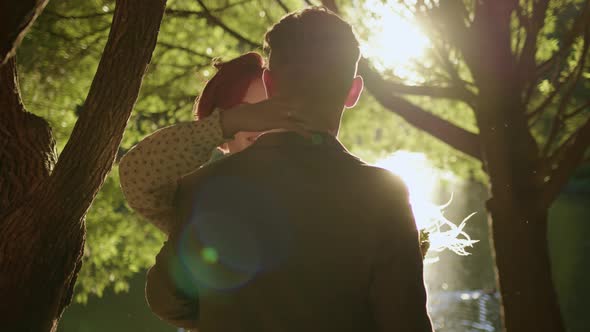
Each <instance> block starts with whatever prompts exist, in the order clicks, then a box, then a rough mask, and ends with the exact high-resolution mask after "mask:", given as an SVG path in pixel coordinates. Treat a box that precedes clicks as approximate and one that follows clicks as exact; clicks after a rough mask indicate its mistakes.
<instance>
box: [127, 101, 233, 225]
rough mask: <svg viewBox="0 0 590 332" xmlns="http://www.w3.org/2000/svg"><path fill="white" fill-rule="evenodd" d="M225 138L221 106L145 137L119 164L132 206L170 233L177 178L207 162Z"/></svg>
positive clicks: (128, 199) (128, 200)
mask: <svg viewBox="0 0 590 332" xmlns="http://www.w3.org/2000/svg"><path fill="white" fill-rule="evenodd" d="M224 142H225V139H224V138H223V132H222V129H221V123H220V117H219V110H215V111H214V112H213V113H212V114H211V115H210V116H208V117H207V118H205V119H203V120H199V121H193V122H185V123H179V124H176V125H173V126H169V127H166V128H162V129H160V130H158V131H156V132H154V133H153V134H151V135H149V136H147V137H146V138H144V139H143V140H142V141H141V142H139V143H138V144H137V145H135V146H134V147H133V148H132V149H131V150H129V152H127V154H125V156H123V158H122V159H121V162H120V164H119V175H120V180H121V188H122V190H123V193H124V194H125V198H126V199H127V202H128V203H129V206H131V208H133V209H134V210H135V211H136V212H138V213H139V214H140V215H142V216H143V217H145V218H147V219H148V220H149V221H150V222H151V223H153V224H154V225H155V226H156V227H158V228H159V229H161V230H162V231H164V232H165V233H169V229H170V225H172V223H173V221H174V215H175V212H174V196H175V193H176V189H177V180H178V179H179V178H180V177H182V176H183V175H185V174H187V173H190V172H192V171H194V170H196V169H197V168H199V167H200V166H202V165H203V164H204V163H206V162H207V161H208V160H209V158H210V157H211V153H212V152H213V150H215V148H216V147H218V146H219V145H221V144H223V143H224Z"/></svg>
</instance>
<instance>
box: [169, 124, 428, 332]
mask: <svg viewBox="0 0 590 332" xmlns="http://www.w3.org/2000/svg"><path fill="white" fill-rule="evenodd" d="M315 138H317V139H315V140H307V139H304V138H303V137H301V136H299V135H297V134H294V133H273V134H266V135H264V136H262V137H261V138H259V140H258V141H257V142H256V143H255V144H254V145H253V146H251V147H250V148H248V149H247V150H245V151H243V152H242V153H239V154H236V155H233V156H231V157H228V158H226V159H224V160H221V161H219V162H217V163H214V164H212V165H210V166H208V167H205V168H203V169H201V170H199V171H197V172H195V173H193V174H191V175H189V176H188V177H186V178H185V179H183V181H181V183H180V190H179V196H178V197H179V211H180V213H179V217H180V221H181V222H183V223H185V226H184V227H182V228H181V229H179V230H178V232H177V236H176V239H177V240H176V241H177V242H178V243H179V246H178V248H179V249H178V250H179V256H180V257H181V261H182V262H183V266H184V267H185V268H186V271H188V274H189V275H190V277H189V279H191V280H192V282H194V283H195V285H197V289H198V294H199V295H198V302H199V309H198V323H197V324H198V327H199V331H200V332H208V331H431V326H430V321H429V319H428V315H427V313H426V295H425V290H424V284H423V279H422V261H421V255H420V253H419V247H418V238H417V233H416V230H415V225H414V224H413V218H412V215H411V210H410V208H409V205H408V197H407V192H406V189H405V187H404V185H403V184H402V183H401V182H399V180H397V179H396V178H395V177H393V176H392V175H390V174H389V173H388V172H386V171H384V170H382V169H378V168H374V167H370V166H367V165H366V164H364V163H362V162H361V161H359V160H358V159H356V158H355V157H353V156H351V155H350V154H348V153H347V152H346V150H345V149H344V148H343V147H342V146H341V145H340V144H339V143H338V142H337V141H336V140H335V139H334V138H331V137H319V136H316V137H315ZM195 243H196V244H195ZM182 257H184V258H182Z"/></svg>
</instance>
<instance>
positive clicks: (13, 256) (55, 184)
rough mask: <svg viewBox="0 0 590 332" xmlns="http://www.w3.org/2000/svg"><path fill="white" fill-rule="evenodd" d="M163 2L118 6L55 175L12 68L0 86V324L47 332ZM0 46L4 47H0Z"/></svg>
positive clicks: (68, 291) (77, 257)
mask: <svg viewBox="0 0 590 332" xmlns="http://www.w3.org/2000/svg"><path fill="white" fill-rule="evenodd" d="M165 3H166V0H118V1H117V5H116V9H115V13H114V17H113V22H112V27H111V32H110V35H109V39H108V41H107V44H106V47H105V50H104V53H103V55H102V58H101V61H100V64H99V66H98V69H97V72H96V75H95V77H94V80H93V83H92V86H91V88H90V91H89V94H88V96H87V98H86V102H85V104H84V108H83V111H82V112H81V114H80V117H79V119H78V121H77V123H76V125H75V127H74V130H73V132H72V134H71V137H70V139H69V141H68V143H67V145H66V147H65V148H64V151H63V152H62V154H61V156H60V158H59V159H58V161H57V163H56V164H55V167H54V168H53V169H52V165H53V161H54V154H53V152H52V151H53V143H52V142H53V140H52V138H51V133H50V130H49V126H48V125H47V123H45V122H44V121H43V120H42V119H40V118H38V117H35V116H33V115H31V114H29V113H26V112H25V109H24V107H23V105H22V102H21V101H20V96H19V93H18V82H17V78H16V70H15V65H14V60H10V61H9V62H8V63H7V64H6V65H5V66H3V67H2V68H1V72H0V74H1V77H0V80H1V81H0V88H1V89H0V107H1V108H0V119H1V120H2V122H0V139H1V140H0V160H1V162H2V164H1V167H0V181H2V183H1V184H2V185H1V186H0V199H1V201H0V207H1V208H2V209H1V210H0V294H2V300H1V301H0V321H1V322H2V329H3V330H6V331H55V329H56V327H57V323H58V321H59V318H60V317H61V314H62V312H63V310H64V308H65V307H66V306H67V305H68V304H69V302H70V300H71V297H72V291H73V286H74V284H75V282H76V277H77V273H78V270H79V269H80V266H81V257H82V252H83V248H84V239H85V224H84V216H85V214H86V211H87V210H88V208H89V206H90V204H91V203H92V201H93V199H94V197H95V195H96V193H97V192H98V190H99V189H100V187H101V185H102V183H103V181H104V179H105V177H106V175H107V174H108V172H109V171H110V169H111V167H112V164H113V161H114V159H115V156H116V153H117V148H118V146H119V144H120V142H121V138H122V135H123V131H124V129H125V126H126V124H127V120H128V119H129V116H130V113H131V110H132V108H133V106H134V104H135V101H136V99H137V96H138V93H139V88H140V86H141V81H142V79H143V75H144V73H145V71H146V68H147V65H148V63H149V62H150V59H151V55H152V51H153V49H154V47H155V45H156V39H157V35H158V30H159V26H160V22H161V20H162V15H163V13H164V9H165ZM2 42H4V40H2Z"/></svg>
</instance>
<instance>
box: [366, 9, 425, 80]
mask: <svg viewBox="0 0 590 332" xmlns="http://www.w3.org/2000/svg"><path fill="white" fill-rule="evenodd" d="M364 7H365V9H366V10H367V11H368V12H369V13H370V15H367V16H366V18H363V19H362V22H363V24H364V25H365V26H366V27H367V29H368V31H369V34H368V40H366V42H364V43H362V44H361V48H362V52H363V55H365V56H366V57H368V58H369V59H372V60H373V63H374V65H375V66H376V67H377V69H378V70H381V71H383V70H385V69H391V70H393V71H394V72H395V74H396V75H397V76H400V77H402V78H407V79H410V80H412V79H415V77H414V76H415V74H414V73H412V71H411V70H410V68H409V65H410V62H411V60H414V59H418V58H420V57H421V56H423V54H424V51H425V49H426V48H427V46H428V45H429V43H430V42H429V40H428V38H427V37H426V35H425V34H424V33H423V32H422V31H421V30H420V27H419V26H418V24H417V23H415V22H414V21H413V19H412V18H411V14H409V13H406V14H404V12H403V11H402V10H401V8H399V7H400V5H399V4H397V1H390V2H386V1H382V0H366V1H365V2H364Z"/></svg>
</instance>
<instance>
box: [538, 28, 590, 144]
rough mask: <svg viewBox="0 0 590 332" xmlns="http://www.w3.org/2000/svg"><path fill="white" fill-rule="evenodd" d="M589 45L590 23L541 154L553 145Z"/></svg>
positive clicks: (582, 70) (580, 74) (578, 78)
mask: <svg viewBox="0 0 590 332" xmlns="http://www.w3.org/2000/svg"><path fill="white" fill-rule="evenodd" d="M589 47H590V25H588V26H587V28H586V31H585V33H584V46H583V49H582V53H581V54H580V59H579V60H578V63H577V64H576V67H575V68H574V69H573V72H572V74H571V75H570V76H574V79H573V81H572V82H570V83H569V85H568V86H567V87H566V90H565V92H564V93H563V96H562V97H561V101H560V103H559V106H558V109H557V114H556V115H555V120H554V121H553V123H552V126H551V131H550V133H549V138H548V139H547V142H546V143H545V146H544V147H543V152H542V153H543V155H547V153H548V152H549V150H550V149H551V146H552V145H553V141H554V139H555V137H556V136H557V133H558V132H559V130H560V129H561V127H562V126H563V123H564V116H565V113H566V112H565V111H566V107H567V104H568V101H569V100H570V99H571V97H572V95H573V93H574V89H575V87H576V86H577V84H578V82H579V80H580V78H581V77H582V74H583V73H584V67H585V64H586V54H587V53H588V48H589Z"/></svg>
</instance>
